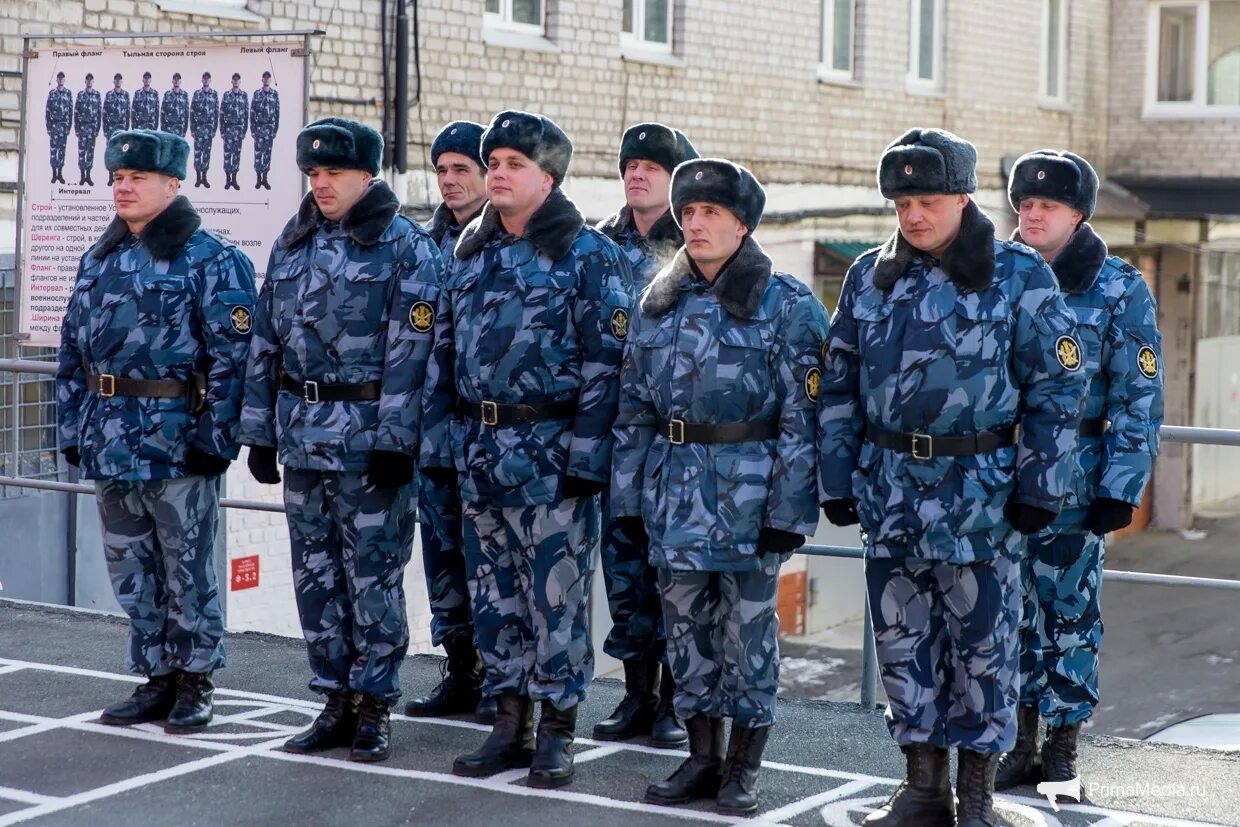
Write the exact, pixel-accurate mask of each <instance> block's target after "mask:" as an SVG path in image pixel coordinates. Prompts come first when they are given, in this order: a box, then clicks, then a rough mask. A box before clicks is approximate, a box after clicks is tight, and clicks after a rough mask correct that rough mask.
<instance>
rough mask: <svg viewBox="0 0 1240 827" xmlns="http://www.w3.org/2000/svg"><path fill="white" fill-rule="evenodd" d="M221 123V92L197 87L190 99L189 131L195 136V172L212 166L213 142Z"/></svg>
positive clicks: (203, 170) (204, 170)
mask: <svg viewBox="0 0 1240 827" xmlns="http://www.w3.org/2000/svg"><path fill="white" fill-rule="evenodd" d="M219 123H220V93H219V92H217V91H215V90H214V89H201V88H200V89H195V90H194V96H193V97H192V98H191V99H190V109H189V131H190V134H191V135H193V136H194V172H203V173H205V172H206V171H207V170H209V169H210V168H211V142H212V141H213V140H215V133H216V131H217V130H218V129H219Z"/></svg>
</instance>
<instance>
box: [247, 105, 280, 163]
mask: <svg viewBox="0 0 1240 827" xmlns="http://www.w3.org/2000/svg"><path fill="white" fill-rule="evenodd" d="M279 129H280V93H279V92H277V91H276V90H275V89H270V88H268V89H264V88H262V87H259V88H258V89H255V90H254V94H253V95H252V96H251V97H250V132H251V133H252V134H253V135H254V171H255V172H257V173H265V172H270V171H271V146H272V144H274V143H275V140H276V132H278V131H279Z"/></svg>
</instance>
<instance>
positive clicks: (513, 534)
mask: <svg viewBox="0 0 1240 827" xmlns="http://www.w3.org/2000/svg"><path fill="white" fill-rule="evenodd" d="M462 512H463V518H464V519H463V521H462V527H463V530H462V539H463V542H464V547H465V565H466V567H467V570H468V572H469V590H470V595H471V597H472V599H473V615H474V634H475V637H476V640H477V644H478V650H479V652H480V654H481V655H482V665H483V667H484V669H485V670H486V677H485V678H484V680H483V686H482V689H483V692H484V693H485V694H487V695H499V694H503V693H511V694H517V695H527V696H529V697H530V698H532V699H534V700H536V701H539V700H547V701H550V702H551V703H552V704H553V705H554V706H555V707H556V708H557V709H569V708H571V707H573V706H575V705H576V704H578V703H580V702H581V701H582V700H583V699H584V698H585V695H586V687H587V686H589V684H590V681H591V680H592V679H593V677H594V647H593V645H592V644H591V641H590V622H589V621H590V607H589V596H590V581H591V579H592V577H593V574H594V549H595V546H596V545H597V544H598V536H599V504H598V498H597V497H574V498H572V499H568V500H564V501H562V502H558V503H549V504H547V505H529V506H514V507H510V508H500V507H495V506H485V505H479V504H476V503H470V502H465V503H462Z"/></svg>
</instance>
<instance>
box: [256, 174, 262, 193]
mask: <svg viewBox="0 0 1240 827" xmlns="http://www.w3.org/2000/svg"><path fill="white" fill-rule="evenodd" d="M262 188H263V174H262V173H261V172H256V173H254V189H256V190H257V189H262Z"/></svg>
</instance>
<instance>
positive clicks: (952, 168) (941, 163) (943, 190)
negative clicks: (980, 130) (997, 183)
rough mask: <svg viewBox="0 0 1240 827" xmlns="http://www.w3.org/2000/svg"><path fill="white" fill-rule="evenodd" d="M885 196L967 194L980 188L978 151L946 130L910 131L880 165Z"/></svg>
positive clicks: (880, 185)
mask: <svg viewBox="0 0 1240 827" xmlns="http://www.w3.org/2000/svg"><path fill="white" fill-rule="evenodd" d="M878 189H879V191H880V192H882V194H883V197H884V198H887V199H895V198H898V197H899V196H901V195H927V194H950V195H957V194H967V193H970V192H973V191H974V190H976V189H977V149H976V147H974V146H973V144H971V143H969V142H968V141H966V140H964V139H963V138H961V137H959V136H956V135H953V134H952V133H950V132H948V131H946V130H943V129H910V130H909V131H908V132H905V133H904V134H903V135H901V136H900V137H899V138H896V139H895V140H894V141H892V142H891V143H890V144H888V145H887V148H886V149H885V150H883V157H882V158H881V159H880V160H879V162H878Z"/></svg>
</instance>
